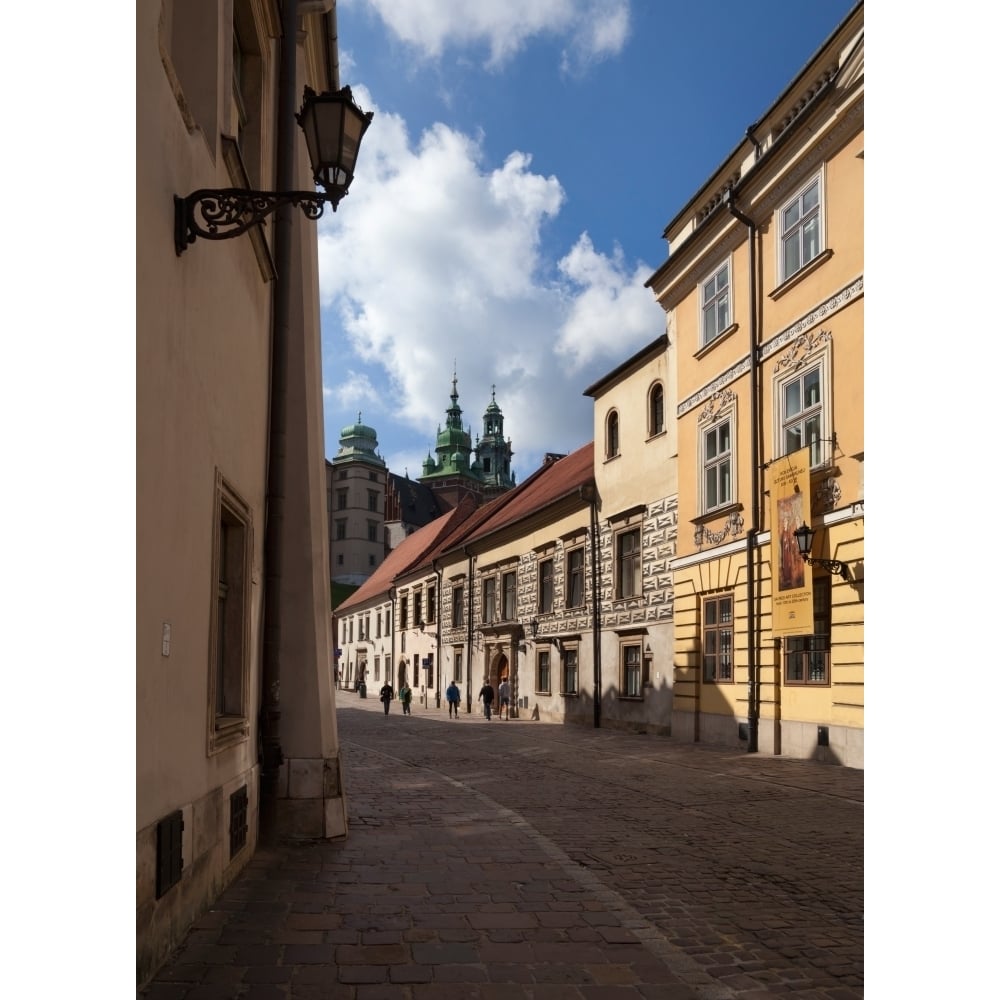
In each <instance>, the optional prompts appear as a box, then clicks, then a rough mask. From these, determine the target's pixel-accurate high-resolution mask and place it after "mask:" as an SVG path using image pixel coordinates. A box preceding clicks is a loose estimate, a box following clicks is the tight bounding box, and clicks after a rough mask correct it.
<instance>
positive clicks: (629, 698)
mask: <svg viewBox="0 0 1000 1000" xmlns="http://www.w3.org/2000/svg"><path fill="white" fill-rule="evenodd" d="M618 700H619V701H637V702H639V703H640V704H641V703H642V702H643V701H645V700H646V699H645V698H643V696H642V695H641V694H620V695H618Z"/></svg>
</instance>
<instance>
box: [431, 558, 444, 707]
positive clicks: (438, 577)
mask: <svg viewBox="0 0 1000 1000" xmlns="http://www.w3.org/2000/svg"><path fill="white" fill-rule="evenodd" d="M431 568H432V569H433V570H434V579H435V580H437V586H436V587H435V594H434V603H435V604H436V605H437V607H436V608H435V609H434V621H435V622H437V673H438V685H437V690H438V694H437V696H438V705H439V706H440V702H441V666H442V664H441V570H439V569H438V568H437V562H436V561H435V562H432V563H431Z"/></svg>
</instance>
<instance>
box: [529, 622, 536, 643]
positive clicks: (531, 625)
mask: <svg viewBox="0 0 1000 1000" xmlns="http://www.w3.org/2000/svg"><path fill="white" fill-rule="evenodd" d="M528 628H530V629H531V638H532V639H534V638H536V637H537V636H538V619H537V618H532V619H531V621H530V622H528Z"/></svg>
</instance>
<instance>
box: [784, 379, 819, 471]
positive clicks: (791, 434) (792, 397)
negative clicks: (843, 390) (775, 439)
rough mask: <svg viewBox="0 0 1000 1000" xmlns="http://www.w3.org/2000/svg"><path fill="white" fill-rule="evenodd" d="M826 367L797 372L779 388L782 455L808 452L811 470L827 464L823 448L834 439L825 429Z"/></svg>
mask: <svg viewBox="0 0 1000 1000" xmlns="http://www.w3.org/2000/svg"><path fill="white" fill-rule="evenodd" d="M825 371H826V367H825V364H824V362H823V361H820V362H818V363H817V364H814V365H813V366H812V367H811V368H806V369H804V370H803V371H800V372H796V373H795V374H794V375H792V376H791V377H789V378H786V379H784V380H782V381H781V382H780V383H779V385H778V394H779V406H780V408H781V443H782V448H783V450H782V452H781V454H783V455H790V454H791V453H792V452H793V451H798V450H799V449H800V448H808V449H809V466H810V468H813V469H815V468H816V467H817V466H819V465H822V464H823V462H824V461H825V460H826V457H827V453H826V449H824V447H823V445H824V443H825V439H828V438H830V437H831V436H832V435H831V434H829V433H827V432H826V429H825V427H824V417H825V413H824V406H823V401H824V397H825V396H826V389H827V387H826V380H825V377H824V376H825Z"/></svg>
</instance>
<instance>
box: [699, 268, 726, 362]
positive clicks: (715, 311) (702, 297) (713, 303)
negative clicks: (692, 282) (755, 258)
mask: <svg viewBox="0 0 1000 1000" xmlns="http://www.w3.org/2000/svg"><path fill="white" fill-rule="evenodd" d="M723 271H725V272H726V286H725V291H722V292H720V291H719V289H718V288H715V287H713V288H709V285H713V286H714V285H715V284H716V282H717V279H718V277H719V275H720V274H722V272H723ZM698 287H699V289H700V291H699V305H700V307H701V309H700V313H699V315H700V317H701V318H700V321H699V322H700V326H701V346H702V347H708V345H709V344H711V343H712V342H713V341H715V340H718V339H719V337H721V336H722V335H723V334H724V333H725V332H726V330H728V329H729V328H730V327H731V326H732V325H733V266H732V257H727V258H726V259H725V260H724V261H723V262H722V263H721V264H720V265H719V266H718V267H717V268H716V269H715V270H714V271H713V272H712V273H711V274H710V275H709V276H708V277H707V278H705V280H704V281H702V282H701V283H700V285H699V286H698ZM720 308H724V309H725V313H724V315H723V316H721V317H720V315H719V312H720ZM709 310H711V313H712V315H713V316H714V319H715V326H716V329H715V331H714V332H713V333H712V334H711V336H709V326H708V322H707V319H708V313H709ZM723 319H725V323H723V322H722V320H723Z"/></svg>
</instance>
